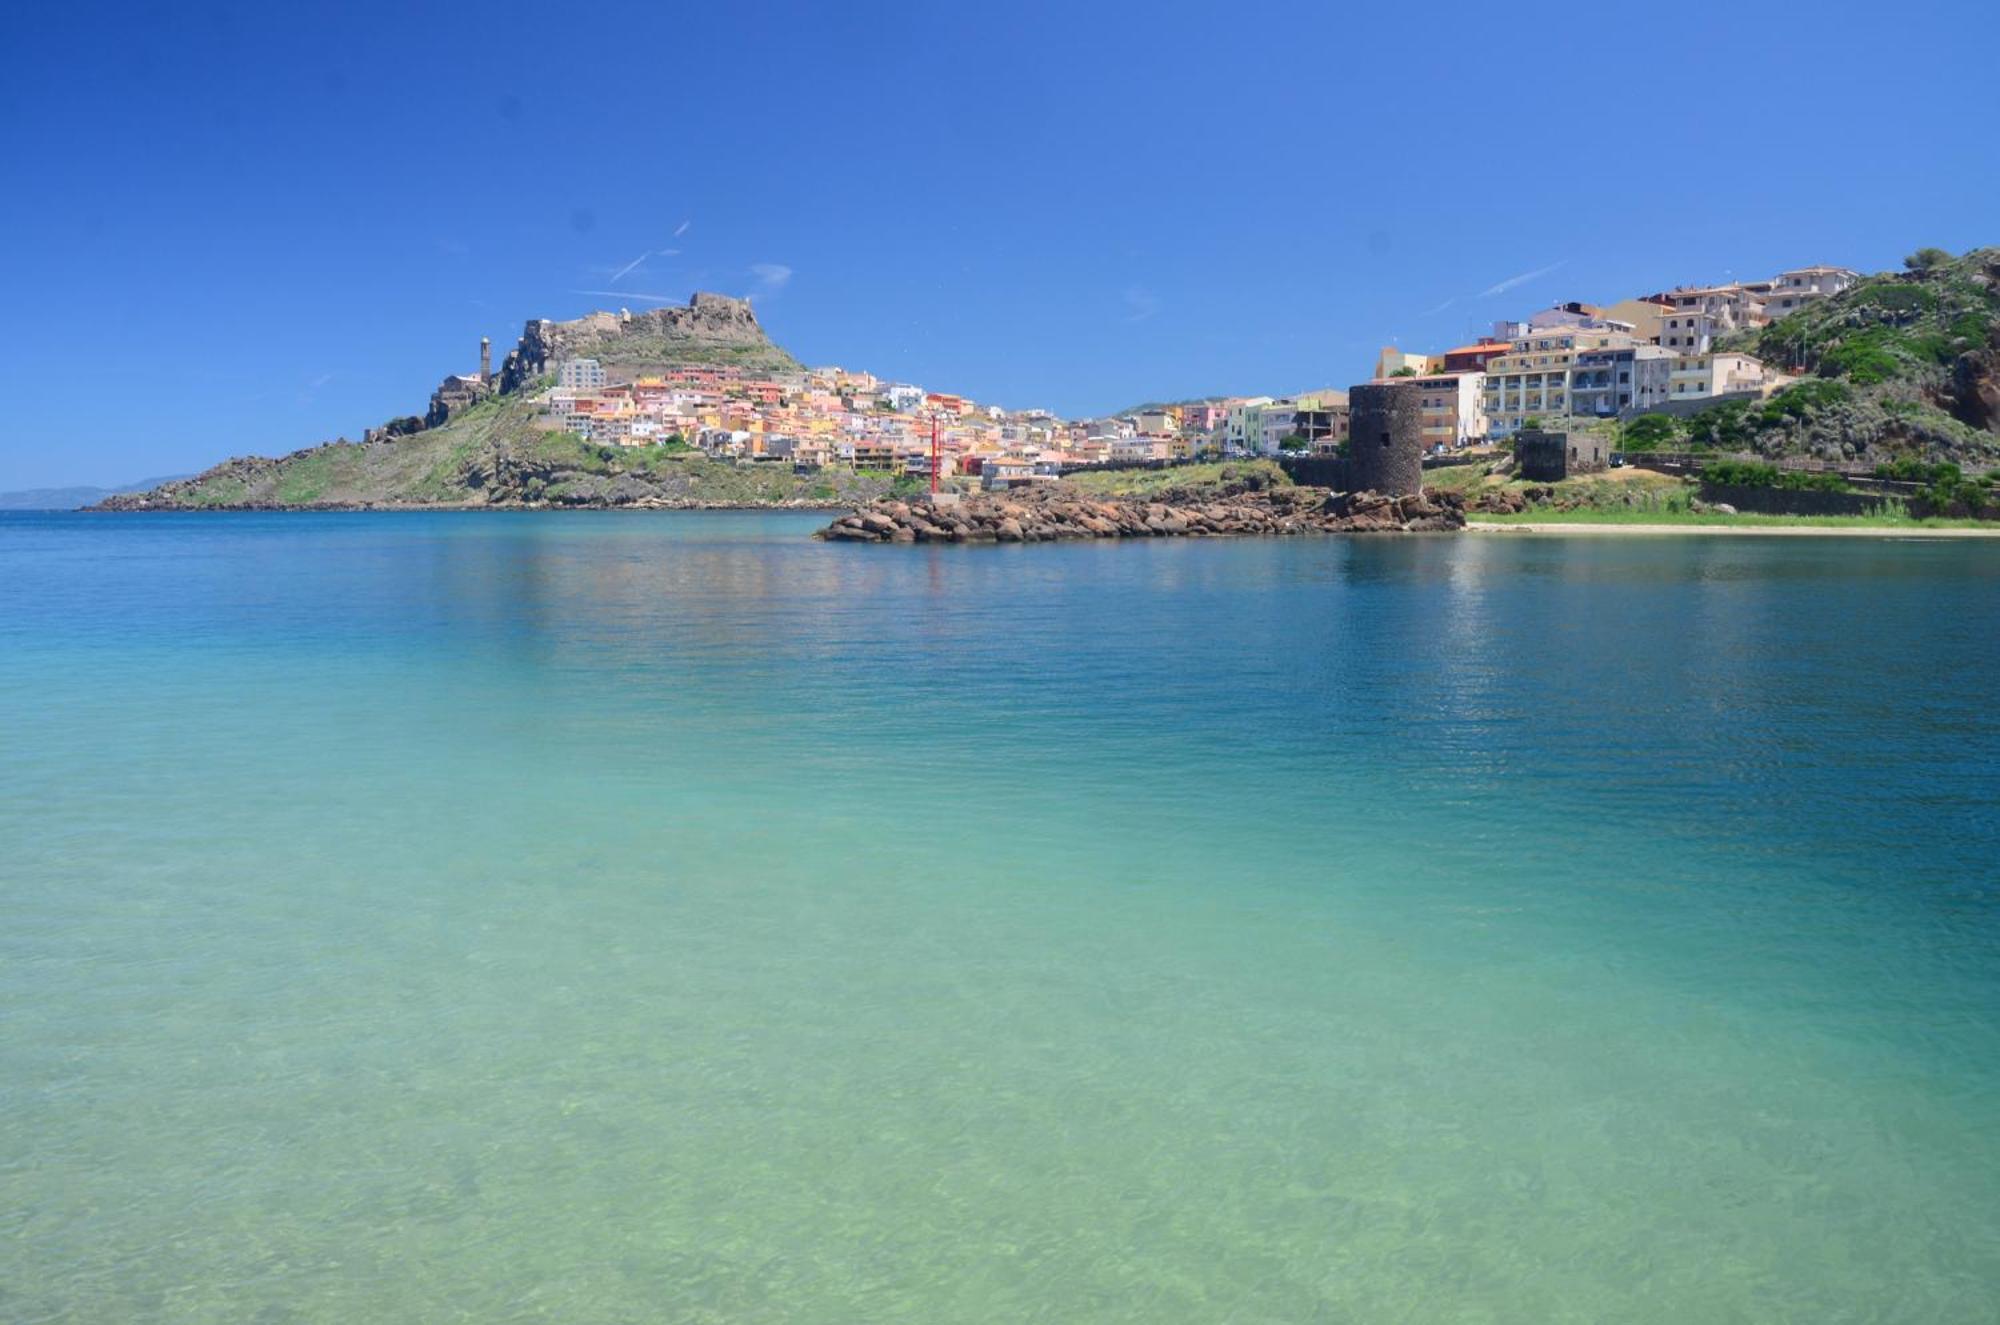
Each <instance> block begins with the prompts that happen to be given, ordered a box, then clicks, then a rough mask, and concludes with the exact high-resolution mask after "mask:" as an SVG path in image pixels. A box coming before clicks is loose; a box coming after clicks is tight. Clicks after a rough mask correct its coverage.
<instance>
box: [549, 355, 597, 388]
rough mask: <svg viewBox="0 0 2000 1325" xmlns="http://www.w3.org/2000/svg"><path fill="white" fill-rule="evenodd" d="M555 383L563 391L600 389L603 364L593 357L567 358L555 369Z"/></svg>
mask: <svg viewBox="0 0 2000 1325" xmlns="http://www.w3.org/2000/svg"><path fill="white" fill-rule="evenodd" d="M556 385H557V386H559V387H561V388H563V389H564V390H565V391H598V390H601V389H603V386H604V365H603V364H601V363H599V362H598V361H597V360H595V359H567V360H565V361H564V362H563V364H562V366H561V367H559V368H557V369H556Z"/></svg>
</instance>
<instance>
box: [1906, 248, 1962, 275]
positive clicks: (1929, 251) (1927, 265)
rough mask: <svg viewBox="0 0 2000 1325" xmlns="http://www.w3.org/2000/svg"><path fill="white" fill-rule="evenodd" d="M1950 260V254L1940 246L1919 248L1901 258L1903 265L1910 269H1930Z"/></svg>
mask: <svg viewBox="0 0 2000 1325" xmlns="http://www.w3.org/2000/svg"><path fill="white" fill-rule="evenodd" d="M1950 261H1951V254H1949V253H1947V252H1945V251H1944V250H1943V249H1941V248H1920V249H1918V250H1917V251H1916V252H1915V253H1912V254H1910V256H1909V257H1907V258H1904V259H1903V265H1904V266H1905V267H1908V268H1909V269H1910V270H1911V271H1930V270H1931V269H1932V268H1934V267H1942V266H1943V265H1944V264H1945V263H1947V262H1950Z"/></svg>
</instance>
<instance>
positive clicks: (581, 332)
mask: <svg viewBox="0 0 2000 1325" xmlns="http://www.w3.org/2000/svg"><path fill="white" fill-rule="evenodd" d="M574 358H590V359H597V360H599V361H600V362H602V363H604V364H605V365H606V366H607V367H630V366H648V365H657V366H665V365H669V364H676V363H687V362H697V361H699V362H721V363H738V364H742V365H744V366H746V367H751V368H756V369H759V370H769V371H782V370H784V369H787V368H796V367H798V361H797V360H795V359H793V358H792V357H791V356H790V355H789V354H786V353H785V352H784V351H783V350H781V349H779V348H778V347H777V346H775V345H773V344H772V343H771V338H770V337H769V336H766V335H765V334H764V328H763V327H762V326H761V325H760V324H759V323H758V321H757V314H756V312H755V310H753V309H752V308H751V307H750V304H749V302H748V301H747V300H743V299H731V298H729V297H728V296H727V295H719V294H697V295H695V297H694V298H693V299H691V300H689V301H688V304H687V306H686V307H685V308H649V309H644V310H641V311H639V312H636V313H633V312H617V313H588V314H586V315H584V316H583V317H580V318H577V319H575V320H573V321H570V322H551V321H549V320H548V319H547V318H537V319H535V320H533V321H531V322H529V323H528V324H527V326H526V327H525V328H523V329H522V332H521V339H520V341H519V342H518V343H517V344H516V345H515V347H514V349H513V350H512V351H510V352H509V353H508V355H507V360H506V362H505V363H503V364H502V365H501V367H500V390H501V391H503V392H511V391H518V390H520V389H521V388H522V387H524V386H527V385H528V384H530V383H532V382H533V381H535V379H537V378H539V377H541V376H543V375H544V374H547V373H552V372H554V371H555V369H556V366H557V365H558V364H560V363H561V362H562V361H563V360H565V359H574Z"/></svg>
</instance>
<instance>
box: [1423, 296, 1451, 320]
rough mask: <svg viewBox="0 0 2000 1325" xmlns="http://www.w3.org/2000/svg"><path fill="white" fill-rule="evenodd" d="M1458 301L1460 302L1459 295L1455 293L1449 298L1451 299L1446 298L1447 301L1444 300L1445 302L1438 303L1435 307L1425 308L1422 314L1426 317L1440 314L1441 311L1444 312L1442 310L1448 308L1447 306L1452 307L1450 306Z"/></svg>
mask: <svg viewBox="0 0 2000 1325" xmlns="http://www.w3.org/2000/svg"><path fill="white" fill-rule="evenodd" d="M1457 302H1458V296H1457V295H1453V296H1452V297H1451V298H1449V299H1447V300H1445V301H1444V302H1443V303H1441V304H1438V305H1437V306H1436V307H1434V308H1426V309H1425V310H1424V311H1423V314H1422V316H1424V317H1435V316H1437V315H1438V314H1439V313H1442V312H1444V310H1445V309H1447V308H1450V307H1451V306H1452V305H1453V304H1455V303H1457Z"/></svg>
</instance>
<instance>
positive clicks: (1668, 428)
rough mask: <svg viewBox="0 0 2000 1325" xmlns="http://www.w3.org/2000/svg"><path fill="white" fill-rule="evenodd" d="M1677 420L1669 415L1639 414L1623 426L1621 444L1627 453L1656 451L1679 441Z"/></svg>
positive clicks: (1679, 429)
mask: <svg viewBox="0 0 2000 1325" xmlns="http://www.w3.org/2000/svg"><path fill="white" fill-rule="evenodd" d="M1681 437H1682V429H1681V423H1680V420H1679V419H1676V418H1674V417H1673V415H1671V414H1641V415H1640V416H1639V417H1638V418H1636V419H1634V420H1632V421H1631V422H1630V423H1628V424H1626V425H1625V436H1624V437H1623V439H1622V444H1623V446H1624V448H1625V449H1626V450H1627V451H1658V450H1661V449H1663V448H1665V447H1669V446H1672V445H1673V444H1674V443H1675V442H1678V441H1680V440H1681Z"/></svg>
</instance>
